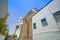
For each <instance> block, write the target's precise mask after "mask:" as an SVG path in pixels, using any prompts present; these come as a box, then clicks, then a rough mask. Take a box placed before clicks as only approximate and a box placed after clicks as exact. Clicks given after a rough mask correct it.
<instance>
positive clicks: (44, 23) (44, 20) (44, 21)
mask: <svg viewBox="0 0 60 40" xmlns="http://www.w3.org/2000/svg"><path fill="white" fill-rule="evenodd" d="M41 23H42V26H47V25H48V23H47V21H46V18H44V19H42V20H41Z"/></svg>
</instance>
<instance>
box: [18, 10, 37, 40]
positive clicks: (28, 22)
mask: <svg viewBox="0 0 60 40" xmlns="http://www.w3.org/2000/svg"><path fill="white" fill-rule="evenodd" d="M36 12H37V11H35V10H33V9H32V10H31V11H29V13H28V14H27V15H26V16H25V17H24V18H23V25H22V28H21V32H20V39H19V40H32V15H33V14H34V13H36Z"/></svg>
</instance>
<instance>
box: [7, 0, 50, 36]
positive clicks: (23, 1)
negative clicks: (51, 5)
mask: <svg viewBox="0 0 60 40" xmlns="http://www.w3.org/2000/svg"><path fill="white" fill-rule="evenodd" d="M49 1H50V0H8V13H9V14H10V15H9V18H8V24H9V26H8V27H9V34H10V35H12V34H13V33H14V31H15V27H16V25H17V24H18V20H19V17H24V16H25V15H26V14H27V13H28V12H29V11H30V10H31V9H34V8H37V9H41V8H42V7H43V6H44V5H45V4H47V3H48V2H49Z"/></svg>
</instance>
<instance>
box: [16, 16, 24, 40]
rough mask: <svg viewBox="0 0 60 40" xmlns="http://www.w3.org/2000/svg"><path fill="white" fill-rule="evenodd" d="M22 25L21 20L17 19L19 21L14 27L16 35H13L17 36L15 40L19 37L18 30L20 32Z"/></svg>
mask: <svg viewBox="0 0 60 40" xmlns="http://www.w3.org/2000/svg"><path fill="white" fill-rule="evenodd" d="M22 24H23V18H22V17H20V19H19V21H18V24H17V26H16V33H15V35H17V39H18V38H19V36H20V30H21V26H22Z"/></svg>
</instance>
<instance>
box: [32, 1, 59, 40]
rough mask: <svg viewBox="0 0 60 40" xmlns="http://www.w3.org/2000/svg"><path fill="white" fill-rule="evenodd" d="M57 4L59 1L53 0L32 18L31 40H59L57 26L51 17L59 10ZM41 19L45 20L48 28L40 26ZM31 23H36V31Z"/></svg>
mask: <svg viewBox="0 0 60 40" xmlns="http://www.w3.org/2000/svg"><path fill="white" fill-rule="evenodd" d="M59 3H60V0H53V1H52V2H51V3H50V4H48V6H46V7H45V8H43V9H42V10H41V11H39V12H38V13H37V14H35V15H34V16H33V17H32V30H33V40H40V39H41V40H57V39H58V40H60V38H59V37H60V34H59V33H60V32H58V33H57V31H58V30H59V29H58V25H57V23H56V21H55V19H54V17H53V15H52V14H53V13H55V12H57V11H59V10H60V7H59V5H60V4H59ZM43 18H46V20H47V22H48V26H45V27H43V26H42V23H41V19H43ZM33 23H36V29H34V28H33Z"/></svg>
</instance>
